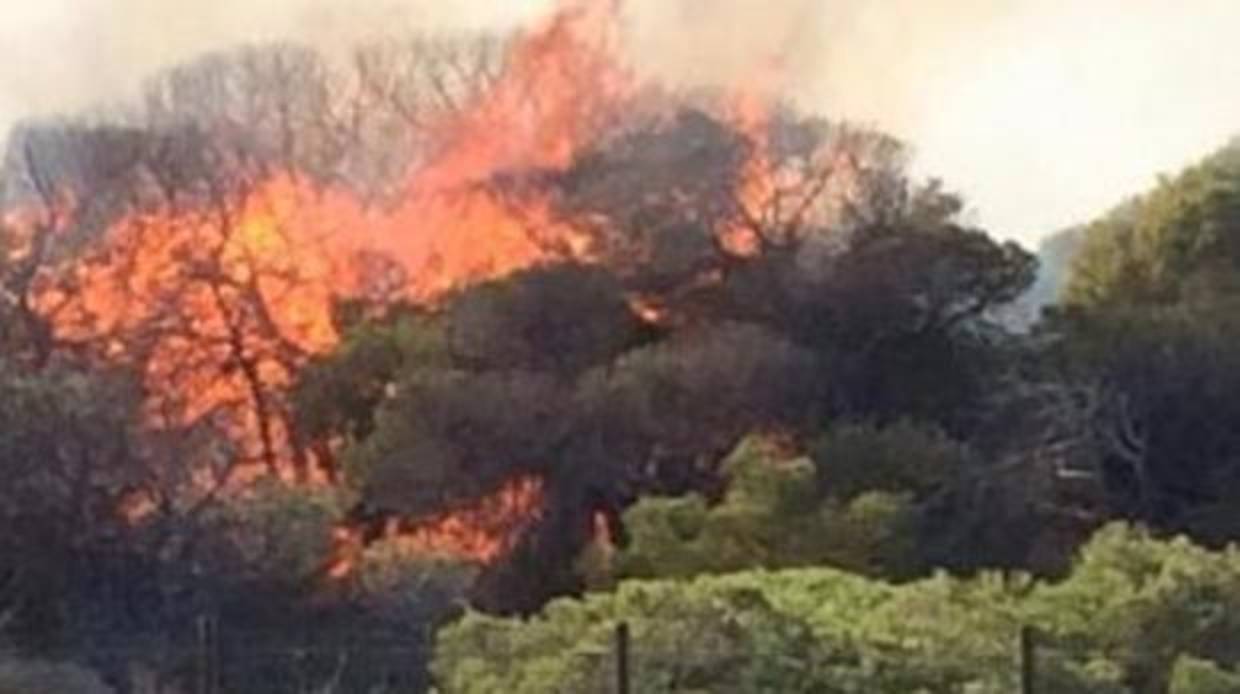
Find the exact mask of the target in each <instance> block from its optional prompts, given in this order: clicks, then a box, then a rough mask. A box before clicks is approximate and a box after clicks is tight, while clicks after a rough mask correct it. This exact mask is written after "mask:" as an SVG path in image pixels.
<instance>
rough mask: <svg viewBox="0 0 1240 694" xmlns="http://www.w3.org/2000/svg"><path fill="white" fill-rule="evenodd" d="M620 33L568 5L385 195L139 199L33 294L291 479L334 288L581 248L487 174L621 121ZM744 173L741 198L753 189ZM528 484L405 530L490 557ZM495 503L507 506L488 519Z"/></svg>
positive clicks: (624, 77)
mask: <svg viewBox="0 0 1240 694" xmlns="http://www.w3.org/2000/svg"><path fill="white" fill-rule="evenodd" d="M617 48H618V25H617V22H616V21H615V8H614V7H613V6H612V4H611V3H610V2H580V3H573V4H570V5H569V6H568V7H567V8H565V9H563V10H562V11H560V12H559V13H557V14H556V15H555V16H553V17H552V18H551V19H550V20H549V21H548V22H547V23H546V24H545V25H544V26H542V27H541V28H540V29H538V30H537V31H534V32H532V33H530V34H528V35H526V36H524V37H523V38H522V40H520V41H518V42H516V43H515V44H514V45H513V47H512V48H511V50H510V53H509V55H508V56H507V59H506V62H505V69H504V71H503V73H502V75H501V76H500V78H499V79H498V80H497V81H496V82H495V83H494V84H493V85H492V87H491V88H490V89H489V91H487V92H486V93H485V94H483V95H482V96H481V97H479V99H478V100H477V102H476V103H473V104H470V105H468V107H467V108H465V109H464V110H462V111H461V112H459V113H454V114H452V115H451V116H450V117H447V118H445V119H444V120H443V122H441V123H439V124H437V125H436V130H437V134H438V137H437V138H436V141H438V142H441V143H442V146H441V147H440V148H439V149H438V150H437V151H435V152H433V153H432V155H431V156H430V157H429V159H428V160H427V161H426V162H425V163H423V164H421V165H419V166H418V167H417V169H416V170H414V171H411V172H410V173H409V175H408V177H407V180H406V182H405V184H404V186H403V194H402V195H401V196H400V197H399V199H398V201H397V202H395V203H394V204H391V205H387V206H384V207H372V206H369V205H367V204H366V203H364V202H363V201H362V200H361V199H360V198H359V196H357V195H355V194H354V193H353V192H352V191H351V190H349V189H348V188H346V187H322V186H320V185H317V184H315V183H312V182H311V181H310V180H309V179H308V178H307V177H303V176H300V175H298V174H297V173H295V172H285V173H281V174H276V175H271V176H269V177H267V178H265V179H260V180H258V181H257V182H255V183H253V184H252V185H249V186H247V187H246V188H245V190H242V191H235V192H229V193H223V194H219V195H217V196H216V197H214V198H212V199H207V200H202V199H201V197H202V193H201V192H200V191H195V192H194V193H193V196H197V198H196V199H194V200H193V201H192V202H187V201H186V200H183V199H167V200H165V201H164V202H162V203H159V204H155V205H146V206H144V207H143V208H142V209H140V210H136V211H133V212H132V213H130V214H128V215H126V216H124V217H123V218H121V219H119V220H118V221H116V222H115V223H114V224H112V225H111V228H110V229H109V230H108V232H107V233H106V235H105V236H104V237H103V239H102V240H101V242H100V243H99V244H98V245H97V247H96V248H95V250H94V251H93V252H92V253H91V254H90V255H89V257H87V258H86V259H84V260H83V261H82V262H80V263H78V264H77V265H76V266H75V267H74V268H73V269H72V270H71V271H70V272H68V273H66V274H64V275H63V276H60V277H57V278H49V279H48V281H47V283H46V285H45V287H44V289H43V291H42V293H41V295H40V297H39V306H40V309H41V311H42V313H43V314H44V315H45V316H47V317H48V318H49V320H50V322H51V323H52V325H53V327H54V332H55V334H56V337H57V338H58V340H59V341H60V342H61V343H62V344H70V345H82V346H85V347H87V348H89V349H92V350H94V351H95V352H97V353H99V354H101V356H103V357H106V358H108V359H111V360H117V361H122V362H128V363H130V364H132V365H134V366H135V367H137V368H138V369H140V370H141V373H142V375H143V377H144V382H145V384H146V402H145V408H146V415H147V421H148V422H149V424H150V425H151V426H152V427H153V428H156V429H175V428H179V427H184V426H188V425H196V424H207V425H211V426H214V427H218V428H219V429H220V430H222V431H223V432H225V433H226V434H227V435H228V438H229V439H230V440H231V441H232V442H233V444H234V447H235V459H236V468H237V469H238V470H243V469H253V468H254V466H256V465H262V466H265V467H266V469H267V470H268V471H269V472H272V473H276V474H285V475H287V474H289V472H290V470H291V469H292V470H298V471H300V474H303V475H304V474H305V469H306V468H307V467H308V466H307V463H306V461H305V460H304V458H305V457H306V456H307V455H308V454H307V453H305V452H304V448H303V447H302V446H300V445H299V442H298V441H297V440H296V432H295V431H293V429H292V428H291V426H290V424H289V422H290V421H291V417H290V412H289V404H288V402H287V391H288V389H289V388H290V386H291V385H292V384H293V382H294V380H295V378H296V374H297V373H298V370H299V369H300V368H301V367H302V366H303V365H304V364H305V363H306V361H307V360H308V359H309V358H310V357H312V356H314V355H318V354H323V353H326V352H328V351H330V350H331V349H333V348H334V347H335V346H336V345H337V344H338V342H339V340H340V335H338V334H337V330H336V327H335V325H334V323H333V320H332V307H333V304H334V302H335V301H336V300H338V299H339V298H341V297H350V296H359V295H365V294H368V293H370V292H373V291H380V290H387V291H395V292H397V293H398V294H400V295H403V296H405V297H407V298H414V299H418V300H431V299H433V298H434V297H435V296H436V295H438V294H439V293H441V292H443V291H445V290H447V289H451V288H453V287H456V286H459V285H461V284H463V283H467V282H471V281H475V280H477V279H479V278H483V277H489V276H495V275H498V274H502V273H506V272H509V271H512V270H514V269H517V268H520V267H523V266H527V265H529V264H531V263H534V262H537V261H538V260H540V259H542V258H545V257H546V255H547V254H548V253H549V252H553V251H554V252H567V253H582V252H584V250H583V249H584V248H585V246H584V242H583V240H582V239H581V238H579V234H578V233H576V232H575V231H574V229H572V228H570V227H568V226H566V224H565V222H563V221H561V220H558V219H556V216H555V214H554V213H553V210H552V202H551V200H549V199H547V198H545V197H542V198H540V197H538V196H533V197H532V198H530V197H526V196H522V199H521V200H520V201H519V203H516V202H513V201H511V200H507V199H505V197H504V196H503V195H501V194H498V193H496V192H495V186H493V185H491V183H492V182H493V181H494V180H495V179H496V178H497V176H502V175H503V174H504V173H506V172H519V171H523V170H530V169H538V170H551V171H556V170H563V169H565V168H567V167H568V166H570V165H571V163H572V162H573V159H574V156H575V154H576V153H578V152H579V151H581V150H582V149H583V148H584V147H585V146H587V145H589V144H590V143H591V142H592V140H593V138H595V137H597V136H598V135H599V134H600V133H601V132H603V131H605V130H606V128H607V127H608V126H609V125H611V124H612V123H613V122H614V121H615V120H616V119H617V118H618V116H619V115H620V114H621V113H622V111H623V109H622V108H621V107H622V105H623V104H624V103H625V101H626V99H630V98H631V97H632V96H633V94H634V92H635V90H634V85H635V82H634V78H633V75H632V74H631V72H630V71H629V69H628V68H627V67H626V66H625V64H624V62H623V61H622V60H620V59H619V58H618V57H617V56H618V55H619V51H618V50H617ZM764 118H765V114H764V111H763V110H762V107H761V106H760V105H758V104H756V103H755V104H748V103H747V104H746V105H745V107H744V108H742V114H741V118H739V121H740V123H741V125H742V127H744V128H745V129H746V130H747V131H749V130H750V129H751V128H752V130H753V131H755V132H756V131H758V130H760V128H759V125H760V123H761V121H762V120H763V119H764ZM755 166H756V167H757V168H761V166H762V164H761V162H756V163H755ZM752 178H753V180H754V181H755V183H754V184H752V190H750V189H746V190H744V191H741V197H742V198H745V199H750V198H756V197H758V196H761V195H763V194H765V192H766V188H764V187H763V186H764V185H765V184H763V183H762V182H761V181H762V178H761V176H759V175H756V174H755V175H754V176H753V177H752ZM374 257H386V258H389V259H391V261H393V263H394V265H393V268H392V269H393V270H394V271H395V272H394V274H393V276H390V277H389V276H381V277H376V272H375V268H374V267H373V266H372V265H368V264H367V263H366V262H365V260H366V259H367V258H374ZM376 285H381V286H378V287H377V288H376ZM540 499H541V488H540V487H538V486H537V485H536V484H535V483H533V482H529V481H518V482H514V483H513V486H511V487H510V488H506V489H505V490H504V491H502V492H500V494H499V495H497V496H496V497H494V498H491V499H486V500H484V501H483V502H482V503H481V504H480V506H479V508H477V509H474V510H471V511H468V512H464V513H460V514H455V515H451V516H448V517H445V518H442V519H439V520H437V521H434V522H431V523H428V524H424V525H422V526H420V527H418V528H416V529H413V530H409V529H403V530H402V531H401V532H402V533H403V534H404V536H405V537H406V538H407V541H408V542H409V544H410V545H411V546H413V547H416V548H418V549H419V550H422V551H447V552H458V553H460V554H462V555H465V556H469V557H474V558H477V559H479V560H482V561H489V560H493V559H494V558H496V557H497V556H500V555H501V554H502V553H504V552H505V551H507V549H508V548H509V547H510V546H511V542H512V538H511V537H510V536H509V535H508V534H507V533H506V532H504V531H501V530H499V529H497V528H498V527H500V526H503V527H507V528H512V527H519V526H520V525H521V524H520V523H513V522H511V518H512V517H513V516H519V517H521V518H523V519H524V518H528V517H530V516H531V515H533V514H535V513H536V510H537V508H538V507H539V505H540ZM497 516H498V517H501V518H504V519H507V520H506V521H505V523H501V524H498V525H497V524H496V523H493V522H490V521H488V520H487V519H491V520H494V519H495V517H497ZM343 565H344V564H341V563H337V564H336V565H334V567H333V569H332V570H331V572H332V573H333V574H335V573H336V572H338V571H344V570H345V569H341V568H339V567H340V566H343Z"/></svg>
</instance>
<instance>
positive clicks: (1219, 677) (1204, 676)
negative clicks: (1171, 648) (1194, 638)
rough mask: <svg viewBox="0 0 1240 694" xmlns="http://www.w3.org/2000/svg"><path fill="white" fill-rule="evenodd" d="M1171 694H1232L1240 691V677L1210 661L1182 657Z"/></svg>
mask: <svg viewBox="0 0 1240 694" xmlns="http://www.w3.org/2000/svg"><path fill="white" fill-rule="evenodd" d="M1167 691H1168V692H1169V694H1232V693H1233V692H1238V691H1240V676H1237V675H1236V674H1235V673H1232V672H1228V671H1227V670H1224V669H1222V668H1220V667H1219V666H1217V665H1215V664H1214V663H1212V662H1210V661H1208V660H1202V659H1200V658H1194V657H1192V656H1181V657H1180V658H1179V659H1178V660H1176V663H1175V670H1174V671H1173V672H1172V674H1171V685H1170V686H1169V687H1168V689H1167Z"/></svg>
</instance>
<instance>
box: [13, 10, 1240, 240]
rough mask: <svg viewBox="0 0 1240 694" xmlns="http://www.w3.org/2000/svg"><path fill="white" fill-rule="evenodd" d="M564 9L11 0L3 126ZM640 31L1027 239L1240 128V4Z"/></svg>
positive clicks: (714, 20)
mask: <svg viewBox="0 0 1240 694" xmlns="http://www.w3.org/2000/svg"><path fill="white" fill-rule="evenodd" d="M552 2H553V0H452V1H450V2H449V1H448V0H212V1H210V2H192V3H191V2H181V1H179V0H40V2H35V3H28V2H17V1H13V0H10V1H9V2H5V3H2V4H0V128H3V129H7V127H8V126H9V125H11V124H12V123H13V122H15V121H16V120H18V119H20V118H25V117H30V116H36V115H47V114H52V113H58V112H70V113H72V112H78V111H81V110H82V109H87V108H90V107H93V106H97V105H101V104H107V103H108V102H110V101H117V100H123V99H124V97H125V95H127V94H131V93H133V91H134V89H135V88H136V87H137V85H138V84H139V83H140V81H141V80H142V78H143V77H145V76H147V75H149V74H151V73H152V72H154V71H156V70H158V69H160V68H161V67H164V66H167V65H169V64H172V63H175V62H177V61H183V60H187V59H191V58H192V57H194V56H195V55H197V54H200V53H202V52H204V51H209V50H213V49H219V48H226V47H228V46H230V45H233V44H236V43H239V42H243V41H254V40H267V39H277V38H295V39H299V40H308V41H314V42H316V43H319V44H333V43H335V44H340V45H345V44H347V43H348V42H350V41H354V40H357V39H359V38H364V37H366V36H369V35H371V34H373V33H375V32H380V31H382V32H392V31H408V30H411V29H429V30H446V31H451V30H455V29H467V28H477V27H503V26H511V25H514V24H519V23H522V22H528V21H532V20H533V19H535V18H537V17H538V16H540V15H541V14H545V13H546V12H547V11H548V8H549V7H550V6H551V4H552ZM625 17H626V24H627V26H628V29H629V31H628V33H629V35H630V41H631V49H632V55H633V56H634V60H635V61H636V62H637V63H638V64H639V65H640V66H642V68H643V69H646V70H650V71H652V72H654V73H658V74H659V75H660V76H661V77H666V78H670V79H680V80H686V81H703V80H713V81H720V80H724V81H735V80H737V79H747V80H753V79H761V80H763V81H766V82H771V83H776V84H777V86H778V87H779V88H780V89H781V90H783V91H784V92H786V93H787V94H788V95H790V96H791V97H792V98H794V99H795V100H796V101H798V102H799V103H801V104H802V105H804V106H805V107H806V108H809V109H813V110H816V111H821V112H823V113H824V114H826V115H829V116H832V117H836V118H846V119H849V120H854V121H859V122H861V123H865V124H870V125H874V126H876V127H880V128H882V129H884V130H887V131H889V132H892V133H893V134H896V135H898V136H900V137H902V138H903V139H905V140H906V141H908V142H909V143H910V144H911V146H912V148H913V151H914V153H915V156H916V158H915V167H916V169H917V171H918V172H919V173H922V174H924V175H934V176H938V177H940V178H942V179H944V180H945V181H946V182H947V184H948V185H949V187H951V188H954V189H956V190H958V191H960V192H962V193H963V194H964V195H965V196H966V198H967V199H968V200H969V202H970V209H971V211H972V214H973V216H974V219H975V221H977V222H978V223H980V224H982V225H983V226H985V227H986V228H988V229H990V230H991V231H992V232H994V233H995V234H996V235H999V236H1002V237H1007V238H1016V239H1019V240H1021V241H1024V242H1026V243H1035V242H1036V241H1037V239H1038V238H1040V237H1042V236H1044V235H1046V234H1049V233H1052V232H1054V231H1057V230H1059V229H1061V228H1064V227H1066V226H1069V225H1072V224H1076V223H1080V222H1083V221H1087V220H1089V219H1090V218H1092V217H1095V216H1097V215H1098V214H1099V213H1101V212H1103V211H1105V210H1106V209H1107V208H1109V207H1111V206H1113V205H1114V204H1116V203H1118V202H1120V201H1121V200H1122V199H1123V198H1125V197H1126V196H1128V195H1130V194H1133V193H1136V192H1139V191H1141V190H1142V189H1144V188H1146V187H1148V186H1149V185H1151V184H1152V183H1153V182H1154V180H1155V178H1156V176H1157V175H1158V174H1159V173H1165V172H1172V171H1174V170H1176V169H1178V168H1180V167H1182V166H1184V165H1186V164H1188V163H1191V162H1192V161H1193V160H1195V159H1197V158H1200V157H1202V156H1204V155H1206V154H1208V153H1209V152H1210V151H1211V150H1213V149H1216V148H1217V147H1219V146H1221V145H1223V144H1224V143H1225V142H1227V141H1228V140H1229V139H1230V138H1231V137H1233V136H1234V135H1237V134H1240V89H1238V87H1240V50H1236V49H1235V48H1234V35H1235V31H1236V27H1240V2H1237V1H1236V0H1179V1H1178V2H1170V1H1168V0H1089V1H1088V2H1083V1H1081V0H627V4H626V5H625ZM759 66H761V68H762V69H760V70H759V69H757V68H758V67H759ZM759 75H760V77H759Z"/></svg>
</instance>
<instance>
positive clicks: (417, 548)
mask: <svg viewBox="0 0 1240 694" xmlns="http://www.w3.org/2000/svg"><path fill="white" fill-rule="evenodd" d="M542 504H543V487H542V484H541V482H540V481H539V480H536V479H532V478H523V479H518V480H515V481H512V482H509V483H508V484H506V485H505V486H504V487H503V488H501V489H500V490H499V491H498V492H496V493H495V494H493V495H491V496H490V497H487V498H486V499H484V500H483V501H482V502H481V503H479V504H477V505H476V506H474V507H473V508H470V509H467V510H465V511H463V512H458V513H451V514H445V515H442V516H440V517H438V518H432V519H429V520H425V521H422V522H420V523H418V524H416V525H414V526H412V527H409V526H407V525H406V524H405V523H404V522H402V521H401V520H399V519H396V518H391V519H388V520H387V521H386V522H385V526H384V528H383V531H382V537H381V538H380V539H379V541H380V542H386V543H392V544H394V545H395V546H397V547H399V548H400V550H401V551H402V552H406V553H408V554H410V555H439V556H448V557H456V558H465V559H468V560H471V561H474V562H478V563H481V564H488V563H491V562H493V561H496V560H497V559H499V558H501V557H503V556H504V555H506V554H507V553H508V552H509V551H511V550H512V548H513V547H514V546H515V545H516V543H517V541H518V540H519V539H520V537H521V533H522V531H523V530H525V528H526V527H528V525H529V524H530V523H531V522H533V521H534V520H535V519H537V518H538V516H539V514H540V512H541V509H542ZM334 540H335V542H334V545H335V546H334V549H333V551H332V556H331V558H330V560H329V561H328V564H327V570H326V574H327V576H328V577H329V578H333V579H337V580H341V579H344V578H347V577H349V576H351V575H353V574H354V573H355V571H356V570H357V568H358V567H359V566H360V565H361V563H362V562H363V561H364V560H365V559H364V556H363V554H364V551H365V548H366V545H367V542H366V541H365V540H364V538H363V534H362V533H361V531H359V530H358V529H357V528H353V527H347V526H345V527H340V528H337V529H336V534H335V538H334Z"/></svg>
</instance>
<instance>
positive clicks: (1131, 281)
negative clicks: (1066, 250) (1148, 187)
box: [1067, 145, 1240, 306]
mask: <svg viewBox="0 0 1240 694" xmlns="http://www.w3.org/2000/svg"><path fill="white" fill-rule="evenodd" d="M1238 222H1240V146H1236V145H1232V146H1230V147H1227V148H1225V149H1223V150H1221V151H1219V152H1218V153H1216V154H1214V155H1212V156H1210V157H1208V158H1207V159H1205V160H1204V161H1202V162H1201V163H1199V164H1197V165H1195V166H1192V167H1190V168H1188V169H1186V170H1184V171H1183V172H1181V173H1179V174H1177V175H1176V176H1174V177H1170V178H1164V179H1163V180H1162V181H1160V183H1159V185H1158V186H1157V187H1156V188H1155V189H1154V190H1153V191H1151V192H1149V193H1147V194H1145V195H1143V196H1140V197H1138V198H1135V199H1133V200H1131V201H1129V202H1127V203H1125V204H1124V205H1123V206H1121V207H1119V208H1118V209H1116V210H1115V211H1113V212H1111V213H1110V214H1108V215H1107V216H1105V217H1103V218H1102V219H1100V220H1098V221H1097V222H1095V223H1094V224H1092V225H1091V226H1090V227H1089V228H1088V229H1087V231H1086V235H1085V240H1084V243H1083V245H1082V248H1081V250H1080V252H1079V254H1078V255H1077V258H1076V261H1075V263H1074V265H1073V271H1072V276H1071V278H1070V280H1069V284H1068V291H1067V300H1068V301H1069V302H1071V303H1074V304H1081V305H1088V306H1093V305H1100V304H1111V303H1120V304H1123V303H1138V304H1141V303H1174V302H1177V301H1181V300H1187V299H1191V298H1193V297H1202V296H1206V297H1208V296H1216V295H1219V294H1228V293H1232V292H1233V291H1234V289H1235V285H1234V280H1233V279H1232V278H1233V276H1234V274H1235V271H1236V268H1237V262H1238V261H1240V245H1238V244H1237V238H1236V234H1235V229H1236V226H1237V223H1238Z"/></svg>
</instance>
